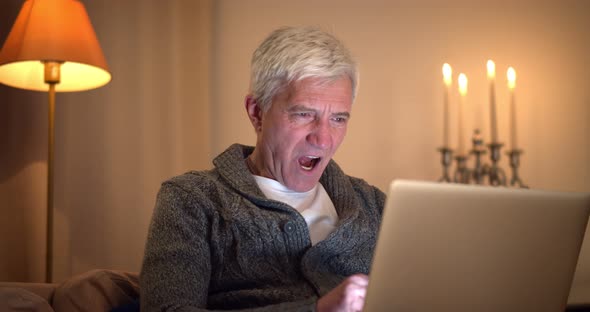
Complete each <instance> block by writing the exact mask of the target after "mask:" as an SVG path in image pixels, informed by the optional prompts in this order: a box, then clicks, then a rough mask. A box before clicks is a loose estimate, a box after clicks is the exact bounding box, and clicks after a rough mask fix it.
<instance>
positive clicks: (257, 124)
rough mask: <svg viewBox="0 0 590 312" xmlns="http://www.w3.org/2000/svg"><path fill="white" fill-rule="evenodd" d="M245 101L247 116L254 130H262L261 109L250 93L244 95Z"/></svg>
mask: <svg viewBox="0 0 590 312" xmlns="http://www.w3.org/2000/svg"><path fill="white" fill-rule="evenodd" d="M245 103H246V112H247V113H248V118H250V122H251V123H252V126H254V131H256V133H258V132H259V131H260V130H262V109H261V108H260V105H258V102H257V101H256V100H255V99H254V97H252V95H251V94H248V95H246V99H245Z"/></svg>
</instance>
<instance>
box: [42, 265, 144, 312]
mask: <svg viewBox="0 0 590 312" xmlns="http://www.w3.org/2000/svg"><path fill="white" fill-rule="evenodd" d="M138 297H139V278H138V274H137V273H130V272H123V271H115V270H92V271H88V272H86V273H83V274H80V275H76V276H74V277H72V278H70V279H68V280H66V281H65V282H63V283H61V284H60V285H59V286H58V287H57V288H56V289H55V293H54V295H53V309H54V310H55V312H62V311H63V312H70V311H110V310H111V309H113V308H114V307H118V306H121V305H125V304H130V303H133V302H135V301H136V299H137V298H138Z"/></svg>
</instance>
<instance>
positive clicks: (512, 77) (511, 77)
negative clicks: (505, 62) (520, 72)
mask: <svg viewBox="0 0 590 312" xmlns="http://www.w3.org/2000/svg"><path fill="white" fill-rule="evenodd" d="M506 77H507V78H508V88H509V89H510V90H514V87H516V71H515V70H514V68H512V67H508V71H507V72H506Z"/></svg>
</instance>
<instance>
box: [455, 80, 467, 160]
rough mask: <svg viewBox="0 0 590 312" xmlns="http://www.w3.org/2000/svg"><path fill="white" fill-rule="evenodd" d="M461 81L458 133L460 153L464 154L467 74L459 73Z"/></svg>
mask: <svg viewBox="0 0 590 312" xmlns="http://www.w3.org/2000/svg"><path fill="white" fill-rule="evenodd" d="M457 81H458V82H459V94H461V99H460V100H459V107H458V109H457V111H458V113H459V117H458V121H459V127H458V128H457V129H458V134H459V142H458V148H457V150H458V155H464V154H465V153H464V150H463V106H464V105H465V95H467V76H465V74H464V73H460V74H459V78H458V79H457Z"/></svg>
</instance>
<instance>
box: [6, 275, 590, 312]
mask: <svg viewBox="0 0 590 312" xmlns="http://www.w3.org/2000/svg"><path fill="white" fill-rule="evenodd" d="M588 297H590V294H588V293H586V290H584V291H583V292H582V293H580V294H578V297H577V298H575V299H574V298H572V296H570V304H569V305H568V308H567V310H566V311H567V312H590V305H589V304H588V302H589V301H586V300H584V299H585V298H588ZM572 299H574V300H572ZM576 299H577V300H576ZM12 311H21V312H22V311H36V312H37V311H38V312H77V311H88V312H94V311H97V312H106V311H110V312H131V311H139V276H138V273H134V272H123V271H116V270H92V271H88V272H86V273H83V274H80V275H76V276H74V277H72V278H70V279H68V280H66V281H64V282H62V283H53V284H49V283H12V282H0V312H12Z"/></svg>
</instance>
